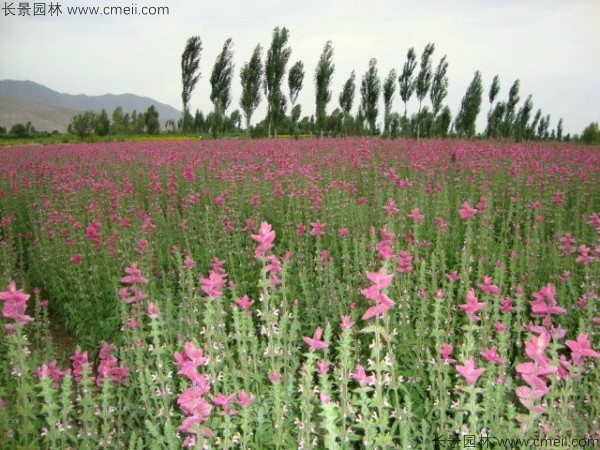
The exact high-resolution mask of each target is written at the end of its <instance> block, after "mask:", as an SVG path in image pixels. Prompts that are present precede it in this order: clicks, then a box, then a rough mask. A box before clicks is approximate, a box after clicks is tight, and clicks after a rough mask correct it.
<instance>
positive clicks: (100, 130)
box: [94, 109, 110, 136]
mask: <svg viewBox="0 0 600 450" xmlns="http://www.w3.org/2000/svg"><path fill="white" fill-rule="evenodd" d="M94 132H95V133H96V134H97V135H98V136H106V135H108V133H109V132H110V120H109V119H108V114H107V113H106V110H105V109H103V110H102V111H100V114H99V115H98V117H97V118H96V123H95V124H94Z"/></svg>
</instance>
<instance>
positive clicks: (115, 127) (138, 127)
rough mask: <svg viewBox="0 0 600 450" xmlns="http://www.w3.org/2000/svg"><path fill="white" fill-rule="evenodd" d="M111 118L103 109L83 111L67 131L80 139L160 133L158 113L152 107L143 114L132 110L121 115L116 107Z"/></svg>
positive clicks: (121, 109) (76, 116)
mask: <svg viewBox="0 0 600 450" xmlns="http://www.w3.org/2000/svg"><path fill="white" fill-rule="evenodd" d="M111 118H112V120H111V119H109V118H108V113H107V112H106V110H104V109H103V110H102V111H100V113H96V112H95V111H85V112H82V113H80V114H76V115H75V116H74V117H73V119H71V123H69V126H68V128H67V131H68V132H69V133H71V134H75V135H77V136H79V137H81V138H85V137H87V136H90V135H96V136H108V135H137V134H158V133H159V132H160V122H159V120H158V111H156V109H155V108H154V105H151V106H149V107H148V109H147V110H146V111H145V112H140V113H138V112H137V111H136V110H133V111H132V113H131V114H129V113H123V108H121V107H120V106H118V107H117V108H115V110H114V111H113V112H112V115H111Z"/></svg>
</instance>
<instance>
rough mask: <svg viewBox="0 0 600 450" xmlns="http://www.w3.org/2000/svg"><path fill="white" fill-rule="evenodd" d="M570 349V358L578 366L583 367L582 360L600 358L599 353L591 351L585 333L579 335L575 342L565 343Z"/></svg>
mask: <svg viewBox="0 0 600 450" xmlns="http://www.w3.org/2000/svg"><path fill="white" fill-rule="evenodd" d="M565 344H566V345H567V347H569V348H570V349H571V358H572V359H573V362H574V363H575V364H577V365H578V366H581V365H583V358H600V353H598V352H597V351H595V350H593V349H592V345H591V343H590V341H589V339H588V335H587V333H581V334H580V335H579V336H577V340H576V341H571V340H568V341H566V342H565Z"/></svg>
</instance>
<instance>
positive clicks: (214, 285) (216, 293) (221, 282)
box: [200, 270, 226, 298]
mask: <svg viewBox="0 0 600 450" xmlns="http://www.w3.org/2000/svg"><path fill="white" fill-rule="evenodd" d="M225 278H226V276H225V275H223V274H220V273H217V272H215V271H214V270H211V271H209V272H208V278H200V282H201V283H202V286H201V289H202V290H203V291H204V292H205V293H206V294H207V295H208V296H209V297H212V298H219V297H220V296H221V295H222V294H223V292H222V291H221V288H222V287H223V286H225V281H226V280H225Z"/></svg>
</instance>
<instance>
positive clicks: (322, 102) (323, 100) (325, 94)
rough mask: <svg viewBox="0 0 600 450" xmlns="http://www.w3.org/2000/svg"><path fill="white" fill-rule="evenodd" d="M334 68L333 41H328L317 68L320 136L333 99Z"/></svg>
mask: <svg viewBox="0 0 600 450" xmlns="http://www.w3.org/2000/svg"><path fill="white" fill-rule="evenodd" d="M334 69H335V65H334V64H333V47H332V46H331V41H327V43H326V44H325V47H324V48H323V53H321V57H320V58H319V62H318V63H317V68H316V69H315V103H316V113H315V117H316V125H317V130H318V131H319V135H320V136H323V128H324V127H325V122H326V119H327V112H326V108H327V103H329V101H330V100H331V91H330V90H329V85H330V84H331V77H332V76H333V71H334Z"/></svg>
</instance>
